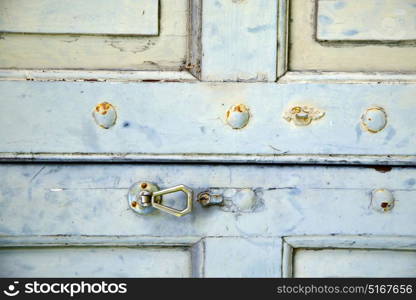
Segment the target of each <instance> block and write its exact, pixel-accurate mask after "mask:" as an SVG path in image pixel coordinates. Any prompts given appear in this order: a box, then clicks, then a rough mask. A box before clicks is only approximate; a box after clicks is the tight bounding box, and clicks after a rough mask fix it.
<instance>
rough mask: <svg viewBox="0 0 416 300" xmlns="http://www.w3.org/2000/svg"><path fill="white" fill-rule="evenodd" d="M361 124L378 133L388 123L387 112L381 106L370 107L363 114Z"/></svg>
mask: <svg viewBox="0 0 416 300" xmlns="http://www.w3.org/2000/svg"><path fill="white" fill-rule="evenodd" d="M361 124H362V126H363V127H364V129H365V130H367V131H368V132H371V133H377V132H379V131H381V130H383V129H384V128H385V127H386V125H387V114H386V112H385V111H384V109H383V108H381V107H370V108H369V109H367V110H366V111H365V112H364V114H363V115H362V116H361Z"/></svg>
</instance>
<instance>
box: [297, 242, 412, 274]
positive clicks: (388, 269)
mask: <svg viewBox="0 0 416 300" xmlns="http://www.w3.org/2000/svg"><path fill="white" fill-rule="evenodd" d="M293 255H294V256H293V261H294V268H293V276H294V277H415V276H416V251H400V250H376V249H319V250H317V249H295V250H294V254H293Z"/></svg>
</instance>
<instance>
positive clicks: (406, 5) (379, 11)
mask: <svg viewBox="0 0 416 300" xmlns="http://www.w3.org/2000/svg"><path fill="white" fill-rule="evenodd" d="M316 30H317V32H316V34H317V38H318V39H319V40H329V41H351V40H353V41H354V40H355V41H356V40H366V41H368V40H376V41H400V40H415V39H416V1H415V0H381V1H380V0H364V1H362V0H361V1H357V0H349V1H348V0H318V16H317V29H316Z"/></svg>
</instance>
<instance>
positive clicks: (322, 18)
mask: <svg viewBox="0 0 416 300" xmlns="http://www.w3.org/2000/svg"><path fill="white" fill-rule="evenodd" d="M318 18H319V22H321V23H322V24H325V25H327V24H332V23H333V21H332V19H331V18H330V17H327V16H324V15H320V16H319V17H318Z"/></svg>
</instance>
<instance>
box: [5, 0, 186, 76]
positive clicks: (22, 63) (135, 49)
mask: <svg viewBox="0 0 416 300" xmlns="http://www.w3.org/2000/svg"><path fill="white" fill-rule="evenodd" d="M20 1H24V0H19V2H20ZM38 1H39V0H38ZM44 1H46V0H44ZM67 1H68V2H72V1H71V0H67ZM79 1H80V2H82V4H83V5H86V3H89V2H91V1H82V0H79ZM148 1H151V2H156V3H157V2H158V1H156V0H146V1H142V0H140V1H123V2H128V3H132V2H134V3H137V5H139V6H141V3H146V2H148ZM10 2H13V3H14V2H15V1H14V0H11V1H10ZM30 2H31V3H32V2H34V1H30ZM51 2H54V3H55V2H56V3H58V2H59V3H61V1H51ZM92 2H97V1H95V0H94V1H92ZM98 2H102V1H99V0H98ZM106 2H113V3H116V4H115V5H116V6H117V7H118V9H122V7H129V5H127V6H123V5H121V6H119V5H118V3H119V1H106ZM2 3H3V1H2ZM1 6H2V5H0V7H1ZM73 6H74V5H73ZM98 7H102V8H103V9H104V8H107V6H106V5H98ZM104 10H105V11H107V10H106V9H104ZM94 11H96V10H94ZM65 12H66V10H65ZM136 12H137V18H136V19H135V22H129V25H130V26H131V27H135V26H136V25H135V24H139V23H140V18H141V16H140V14H139V13H141V12H142V11H141V10H132V13H136ZM27 13H28V14H31V15H32V14H33V13H34V12H33V10H30V11H27ZM109 13H110V14H111V15H112V16H113V11H111V10H110V12H109ZM159 13H160V33H159V35H158V36H125V35H111V36H108V35H82V34H78V35H77V34H71V35H65V34H20V33H2V34H0V67H1V68H12V69H15V68H19V69H22V68H26V69H33V68H35V69H36V68H37V69H80V70H97V69H106V70H142V71H148V70H155V71H160V70H164V71H172V70H175V71H177V70H180V69H181V68H183V65H184V62H185V60H186V55H187V47H188V28H187V26H188V25H187V19H188V1H187V0H175V1H171V0H161V1H160V12H159ZM51 15H53V16H54V14H51ZM158 18H159V16H158ZM72 23H74V22H72ZM13 24H15V22H13ZM23 24H24V23H23ZM111 28H113V26H111ZM88 30H89V27H88V28H85V30H84V31H88ZM138 32H140V31H138ZM147 79H151V78H147Z"/></svg>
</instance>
